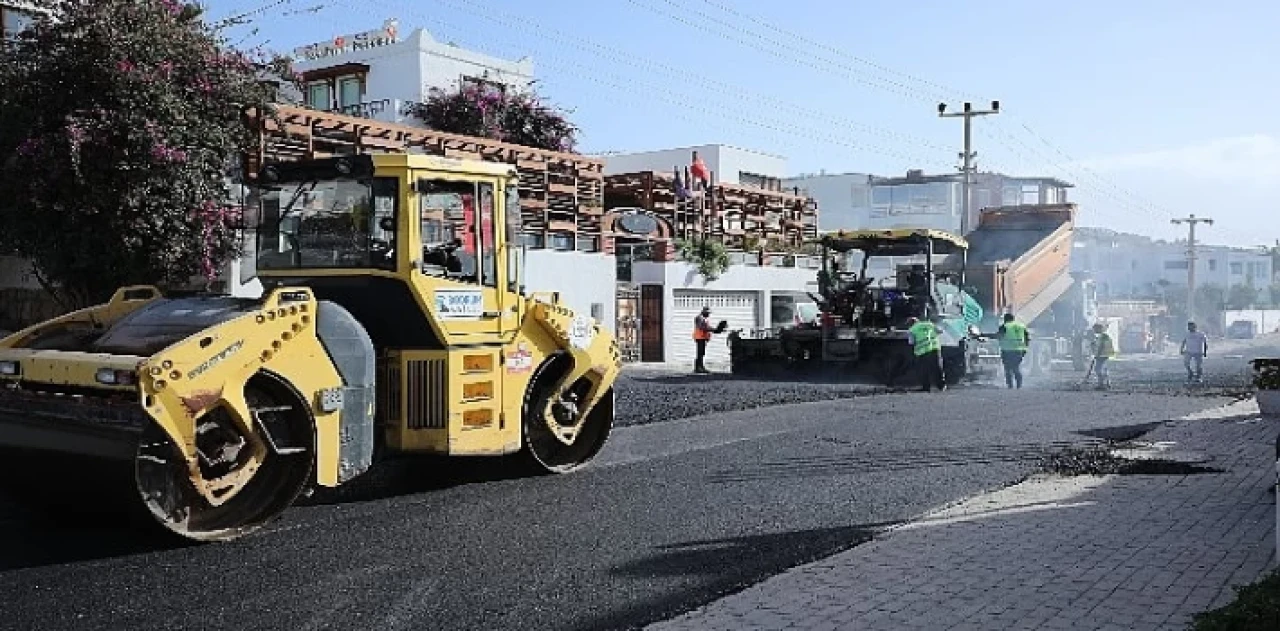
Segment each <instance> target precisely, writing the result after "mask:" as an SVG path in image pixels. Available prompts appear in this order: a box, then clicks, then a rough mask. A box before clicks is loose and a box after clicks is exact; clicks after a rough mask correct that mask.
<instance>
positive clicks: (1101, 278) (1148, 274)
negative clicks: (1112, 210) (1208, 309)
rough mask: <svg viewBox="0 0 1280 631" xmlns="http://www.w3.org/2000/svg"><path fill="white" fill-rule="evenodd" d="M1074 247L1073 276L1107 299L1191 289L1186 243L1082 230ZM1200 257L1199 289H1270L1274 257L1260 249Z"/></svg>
mask: <svg viewBox="0 0 1280 631" xmlns="http://www.w3.org/2000/svg"><path fill="white" fill-rule="evenodd" d="M1075 241H1076V243H1075V252H1073V253H1072V256H1071V267H1072V271H1077V272H1088V273H1090V274H1092V275H1093V277H1094V278H1095V279H1096V281H1097V284H1098V295H1099V297H1102V298H1103V299H1107V298H1112V299H1121V298H1130V297H1136V298H1161V297H1163V296H1162V292H1163V290H1164V288H1165V287H1184V288H1185V287H1186V286H1187V271H1188V267H1189V262H1188V259H1187V244H1186V242H1185V241H1176V242H1168V241H1155V240H1152V239H1150V238H1147V237H1143V236H1140V235H1133V234H1125V233H1118V232H1114V231H1110V230H1103V229H1099V228H1078V229H1077V233H1076V238H1075ZM1196 252H1197V259H1196V284H1197V285H1199V286H1206V285H1216V286H1218V287H1221V288H1222V289H1229V288H1230V287H1232V286H1234V285H1250V284H1252V285H1253V286H1254V287H1259V288H1261V287H1268V286H1270V285H1271V283H1272V277H1273V275H1274V272H1275V270H1274V269H1272V260H1271V255H1270V254H1269V253H1267V252H1264V251H1263V250H1262V249H1260V248H1258V249H1242V248H1228V247H1223V246H1212V245H1200V246H1198V247H1197V248H1196Z"/></svg>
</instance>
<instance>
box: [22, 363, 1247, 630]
mask: <svg viewBox="0 0 1280 631" xmlns="http://www.w3.org/2000/svg"><path fill="white" fill-rule="evenodd" d="M1163 361H1166V362H1168V361H1169V360H1163ZM1175 367H1176V366H1175ZM1068 376H1070V375H1068ZM761 392H765V393H767V394H763V395H762V394H760V393H761ZM753 393H754V394H753ZM620 394H621V395H622V396H621V397H620V398H621V401H620V405H621V406H623V409H622V410H620V415H621V416H622V419H620V420H622V421H623V422H622V423H620V424H621V425H624V426H623V427H620V428H619V429H618V430H617V431H616V433H615V435H614V438H613V440H612V441H611V443H610V445H609V446H608V447H607V449H606V451H605V452H604V453H603V454H602V456H601V457H600V459H599V460H598V462H597V463H595V464H594V465H593V466H592V467H591V468H589V469H587V470H584V471H581V472H578V473H574V474H570V475H565V476H556V477H541V478H528V479H502V478H496V479H494V478H486V477H485V475H484V474H483V473H478V472H479V471H482V470H481V469H479V468H477V467H478V465H476V464H473V463H469V462H468V463H456V462H453V461H449V462H445V463H439V462H436V461H431V462H424V463H393V464H394V466H389V467H387V468H385V469H384V470H381V471H376V472H374V474H371V476H370V477H369V479H368V480H365V481H364V483H363V484H359V485H355V486H353V487H352V489H350V490H348V491H346V492H344V493H333V494H322V495H318V496H317V497H315V498H312V501H310V502H309V503H308V504H306V505H303V506H299V507H296V508H294V509H293V510H291V511H289V512H288V513H286V515H285V517H284V518H283V519H282V520H280V521H278V522H276V523H274V524H273V525H272V526H271V527H270V528H269V529H268V530H267V531H266V532H263V533H261V534H258V535H256V536H253V537H252V538H250V539H247V540H242V541H239V542H234V543H230V544H218V545H205V546H191V547H180V548H156V547H155V546H154V545H153V544H149V543H148V542H147V541H146V540H141V539H139V537H138V536H137V535H136V534H135V532H134V531H132V530H129V529H127V528H111V527H100V526H98V527H90V526H85V525H83V524H84V523H85V522H86V520H87V519H89V518H86V517H80V518H77V519H69V518H63V520H62V521H50V520H46V519H42V518H39V517H37V516H35V515H33V514H29V513H26V512H23V511H21V510H18V509H14V508H13V507H12V506H9V507H7V508H6V507H5V506H2V505H0V541H3V542H4V543H3V544H2V547H0V604H2V605H3V615H2V616H0V628H5V629H9V628H13V629H58V630H69V629H102V628H111V629H180V628H181V629H186V628H203V629H224V628H225V629H243V628H287V629H319V628H332V629H348V628H350V629H355V628H385V629H400V628H404V629H434V628H447V629H517V628H519V629H528V628H537V629H600V628H630V627H635V626H639V625H642V624H644V623H647V622H651V621H656V620H660V619H663V618H666V617H670V616H672V615H675V614H678V613H680V612H682V611H684V610H687V609H689V608H692V607H696V606H698V605H700V604H703V603H705V602H708V601H710V600H712V599H714V598H715V597H717V596H719V595H722V594H724V593H727V592H731V591H735V590H737V589H740V588H742V587H744V586H746V585H748V584H751V583H753V582H756V581H758V580H762V579H764V578H766V577H767V576H769V575H771V574H774V573H777V572H779V571H781V570H784V569H786V568H788V567H792V566H795V565H797V564H801V563H804V562H807V561H809V560H813V559H816V558H820V557H822V556H826V555H829V554H832V553H834V552H837V551H840V550H843V549H847V548H849V547H852V546H855V545H858V544H859V543H861V542H864V541H866V540H867V538H868V537H869V536H871V535H872V533H874V532H875V530H876V529H877V528H881V527H884V526H886V525H889V524H892V523H894V522H897V521H900V520H906V519H910V518H912V517H913V516H916V515H919V514H920V513H923V512H925V511H927V510H929V509H931V508H934V507H937V506H939V505H942V504H946V503H948V502H951V501H954V500H958V499H961V498H963V497H966V496H970V495H972V494H975V493H980V492H982V491H985V490H989V489H994V488H998V487H1001V486H1004V485H1007V484H1011V483H1013V482H1016V481H1017V480H1019V479H1020V478H1022V477H1024V476H1025V475H1026V474H1028V473H1030V472H1031V471H1032V470H1033V469H1034V468H1035V467H1036V464H1037V463H1036V461H1037V459H1038V458H1039V457H1041V456H1043V455H1045V454H1047V453H1050V452H1053V451H1054V450H1056V449H1059V448H1061V447H1063V446H1064V445H1067V444H1069V443H1079V442H1082V441H1087V440H1094V439H1093V438H1090V437H1089V436H1087V435H1085V434H1082V433H1080V432H1082V431H1085V430H1091V429H1097V428H1104V427H1115V426H1131V425H1140V424H1144V423H1149V422H1157V421H1161V420H1165V419H1170V418H1174V417H1177V416H1181V415H1184V414H1187V413H1190V412H1193V411H1198V410H1201V409H1205V408H1207V407H1211V406H1213V405H1215V404H1218V403H1221V402H1224V400H1225V399H1224V398H1223V397H1216V396H1214V397H1208V396H1202V397H1187V396H1184V397H1171V396H1166V395H1158V394H1145V393H1116V392H1112V393H1098V392H1090V391H1079V392H1076V391H1070V390H1069V389H1054V388H1035V389H1030V388H1029V389H1026V390H1022V391H1008V390H1004V389H1003V388H992V387H969V388H959V389H953V390H952V391H950V392H946V393H933V394H922V393H901V394H878V395H875V396H870V392H869V391H868V389H866V388H864V387H858V386H835V385H825V386H820V387H818V386H796V385H788V384H776V383H772V384H762V383H750V382H736V381H733V380H731V379H728V378H724V377H714V376H713V377H692V376H682V375H668V376H666V377H662V376H659V375H652V374H649V375H644V374H642V375H641V378H628V379H627V381H625V382H624V383H623V385H622V387H621V388H620ZM680 395H688V396H683V397H682V396H680ZM813 398H817V399H820V400H821V401H819V402H816V403H803V404H795V405H785V406H779V405H775V404H776V403H779V402H782V401H789V400H797V401H798V400H805V399H813ZM761 405H763V406H765V407H755V406H761ZM752 407H754V409H745V410H740V411H729V412H719V413H711V414H704V413H705V412H706V411H709V410H731V409H737V408H752ZM691 414H693V415H698V414H703V415H701V416H695V417H693V418H687V419H684V420H671V419H672V418H675V417H681V416H689V415H691Z"/></svg>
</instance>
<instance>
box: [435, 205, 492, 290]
mask: <svg viewBox="0 0 1280 631" xmlns="http://www.w3.org/2000/svg"><path fill="white" fill-rule="evenodd" d="M419 190H420V191H421V192H420V194H419V197H418V222H419V226H420V227H421V232H422V249H423V255H422V261H423V266H422V271H423V273H425V274H430V275H433V276H445V277H448V278H453V279H456V280H461V281H463V282H469V283H483V284H484V285H486V286H489V287H497V283H498V272H497V269H498V253H497V250H496V248H495V247H494V243H495V239H494V233H493V230H494V221H493V220H494V199H493V185H492V184H487V183H481V184H478V185H476V184H470V183H465V182H449V181H445V180H432V181H425V182H420V183H419ZM477 263H478V264H479V265H478V266H477Z"/></svg>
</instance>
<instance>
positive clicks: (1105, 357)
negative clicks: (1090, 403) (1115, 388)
mask: <svg viewBox="0 0 1280 631" xmlns="http://www.w3.org/2000/svg"><path fill="white" fill-rule="evenodd" d="M1093 335H1094V338H1093V369H1094V372H1095V373H1096V374H1097V375H1098V389H1099V390H1105V389H1107V388H1109V387H1111V370H1110V367H1109V366H1108V362H1109V361H1110V360H1111V359H1112V358H1113V357H1115V356H1116V343H1115V340H1113V339H1111V335H1110V334H1109V333H1107V329H1106V327H1104V326H1102V324H1101V323H1099V324H1095V325H1093Z"/></svg>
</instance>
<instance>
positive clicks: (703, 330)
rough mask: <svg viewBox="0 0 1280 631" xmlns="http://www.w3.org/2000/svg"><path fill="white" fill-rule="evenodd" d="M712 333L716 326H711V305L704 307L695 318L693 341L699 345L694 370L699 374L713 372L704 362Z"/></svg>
mask: <svg viewBox="0 0 1280 631" xmlns="http://www.w3.org/2000/svg"><path fill="white" fill-rule="evenodd" d="M712 333H715V327H712V326H711V307H703V308H702V312H701V313H699V314H698V315H697V316H696V317H694V319H693V343H694V344H696V345H697V346H698V354H697V356H696V358H695V359H694V361H693V372H694V373H697V374H699V375H706V374H710V373H711V371H710V370H707V367H706V366H705V365H704V364H703V360H704V359H705V358H706V356H707V342H710V341H711V334H712Z"/></svg>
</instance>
